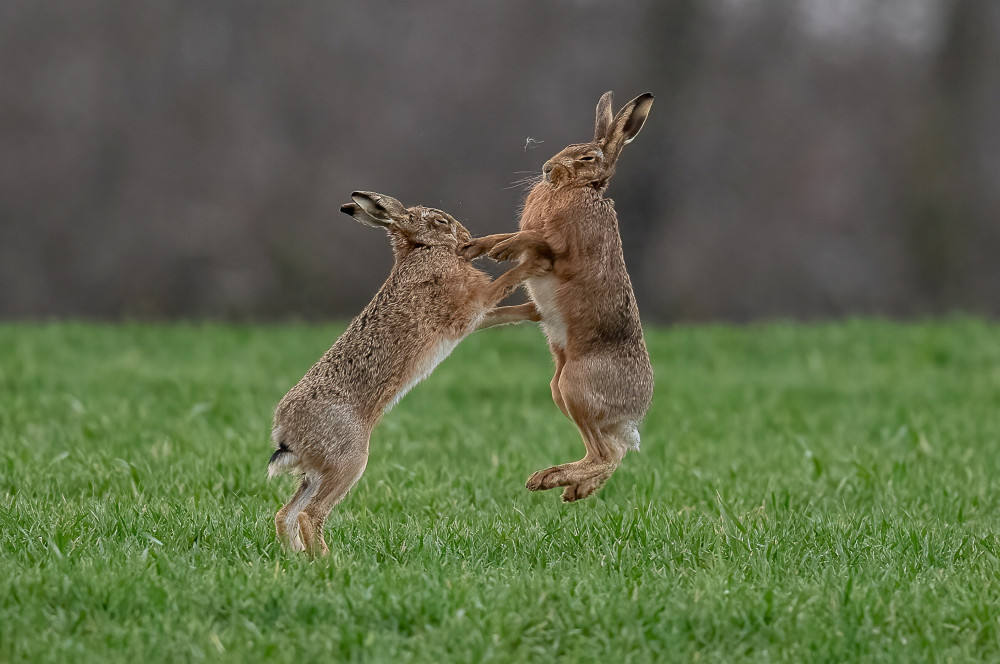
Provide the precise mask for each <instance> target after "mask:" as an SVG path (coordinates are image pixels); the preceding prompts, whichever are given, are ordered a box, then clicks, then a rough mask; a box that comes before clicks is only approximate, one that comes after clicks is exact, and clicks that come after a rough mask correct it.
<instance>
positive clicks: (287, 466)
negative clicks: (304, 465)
mask: <svg viewBox="0 0 1000 664" xmlns="http://www.w3.org/2000/svg"><path fill="white" fill-rule="evenodd" d="M278 436H279V430H278V429H275V431H274V434H273V435H272V437H273V438H274V440H275V442H276V443H277V444H278V449H276V450H275V451H274V454H272V455H271V460H270V461H268V462H267V478H268V479H271V478H272V477H275V476H277V475H280V474H281V473H284V472H287V471H289V470H291V469H292V468H294V467H295V466H297V465H299V457H297V456H296V455H295V452H293V451H292V450H291V449H290V448H289V447H288V445H286V444H285V442H284V441H283V440H278Z"/></svg>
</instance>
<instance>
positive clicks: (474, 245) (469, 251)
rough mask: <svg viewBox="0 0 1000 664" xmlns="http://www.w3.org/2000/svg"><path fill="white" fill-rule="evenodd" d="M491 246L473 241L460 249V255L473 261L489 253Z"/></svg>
mask: <svg viewBox="0 0 1000 664" xmlns="http://www.w3.org/2000/svg"><path fill="white" fill-rule="evenodd" d="M489 249H490V246H489V245H488V244H485V243H483V242H480V241H478V240H473V241H472V242H466V243H465V244H463V245H462V246H460V247H459V248H458V255H459V256H461V257H462V258H464V259H466V260H470V261H471V260H473V259H474V258H479V257H480V256H482V255H483V254H485V253H486V252H487V251H489Z"/></svg>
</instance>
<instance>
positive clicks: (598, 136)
mask: <svg viewBox="0 0 1000 664" xmlns="http://www.w3.org/2000/svg"><path fill="white" fill-rule="evenodd" d="M614 97H615V95H614V93H613V92H611V90H608V91H607V92H605V93H604V94H603V95H601V99H600V101H598V102H597V119H596V121H595V122H594V142H595V143H598V142H600V141H601V140H602V139H604V138H607V136H608V130H609V129H611V123H612V122H613V121H614V111H612V106H611V104H612V103H613V102H614Z"/></svg>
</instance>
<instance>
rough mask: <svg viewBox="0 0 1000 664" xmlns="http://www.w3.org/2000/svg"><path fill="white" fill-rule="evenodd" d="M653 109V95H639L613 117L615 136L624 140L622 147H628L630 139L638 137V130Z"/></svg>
mask: <svg viewBox="0 0 1000 664" xmlns="http://www.w3.org/2000/svg"><path fill="white" fill-rule="evenodd" d="M652 107H653V95H652V94H650V93H648V92H647V93H645V94H641V95H639V96H638V97H636V98H635V99H633V100H632V101H630V102H629V103H627V104H625V107H624V108H622V110H620V111H618V115H616V116H615V120H614V127H615V134H620V135H621V137H622V138H623V139H624V142H623V143H622V145H628V144H629V143H631V142H632V139H633V138H635V137H636V136H638V135H639V130H640V129H642V125H643V124H645V122H646V116H648V115H649V109H650V108H652Z"/></svg>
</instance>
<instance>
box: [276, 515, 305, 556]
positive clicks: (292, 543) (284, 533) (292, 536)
mask: <svg viewBox="0 0 1000 664" xmlns="http://www.w3.org/2000/svg"><path fill="white" fill-rule="evenodd" d="M288 521H289V519H288V515H287V514H286V513H285V510H283V509H282V510H279V511H278V513H277V514H275V515H274V530H275V532H277V533H278V539H279V540H281V541H282V542H284V544H285V546H287V547H288V548H289V549H291V550H292V551H304V550H305V547H304V546H303V545H302V537H301V536H300V533H299V523H298V520H296V521H295V523H293V524H289V522H288Z"/></svg>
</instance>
